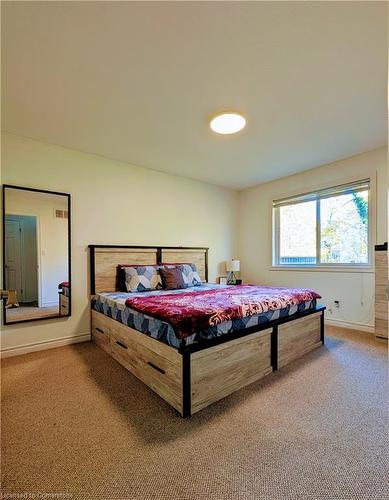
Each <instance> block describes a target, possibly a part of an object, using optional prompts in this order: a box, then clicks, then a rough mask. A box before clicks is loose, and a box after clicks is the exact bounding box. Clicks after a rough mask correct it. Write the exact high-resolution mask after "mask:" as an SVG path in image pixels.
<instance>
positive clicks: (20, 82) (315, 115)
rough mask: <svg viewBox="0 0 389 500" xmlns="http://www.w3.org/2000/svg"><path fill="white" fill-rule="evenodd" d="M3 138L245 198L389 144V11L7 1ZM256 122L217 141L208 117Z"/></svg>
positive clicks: (342, 6)
mask: <svg viewBox="0 0 389 500" xmlns="http://www.w3.org/2000/svg"><path fill="white" fill-rule="evenodd" d="M2 10H3V13H2V23H3V30H2V42H3V43H2V50H3V58H2V64H3V71H2V76H3V128H5V129H6V130H7V131H9V132H11V133H15V134H20V135H24V136H27V137H32V138H34V139H38V140H42V141H45V142H49V143H53V144H60V145H63V146H67V147H70V148H74V149H78V150H81V151H86V152H92V153H97V154H100V155H103V156H107V157H110V158H115V159H119V160H125V161H128V162H130V163H133V164H137V165H141V166H145V167H149V168H152V169H156V170H162V171H165V172H170V173H174V174H178V175H182V176H187V177H191V178H195V179H200V180H205V181H209V182H212V183H215V184H220V185H224V186H229V187H233V188H236V189H241V188H244V187H247V186H250V185H253V184H256V183H260V182H265V181H268V180H271V179H274V178H278V177H282V176H285V175H289V174H292V173H295V172H298V171H301V170H304V169H307V168H311V167H315V166H318V165H320V164H323V163H328V162H331V161H335V160H337V159H340V158H345V157H347V156H351V155H354V154H357V153H360V152H362V151H367V150H370V149H374V148H377V147H380V146H383V145H385V144H386V143H387V123H386V109H387V108H386V92H387V90H386V82H387V44H388V40H387V19H388V16H387V5H386V2H244V3H241V2H193V3H192V2H171V3H170V2H155V3H154V2H153V3H151V2H143V3H141V2H136V3H132V2H2ZM223 109H236V110H239V111H241V112H243V113H245V114H246V115H247V118H248V125H247V128H246V129H245V130H244V131H243V132H241V133H239V134H237V135H235V136H218V135H217V134H215V133H213V132H211V131H210V129H209V127H208V119H209V116H210V115H212V114H213V113H214V112H217V111H220V110H223Z"/></svg>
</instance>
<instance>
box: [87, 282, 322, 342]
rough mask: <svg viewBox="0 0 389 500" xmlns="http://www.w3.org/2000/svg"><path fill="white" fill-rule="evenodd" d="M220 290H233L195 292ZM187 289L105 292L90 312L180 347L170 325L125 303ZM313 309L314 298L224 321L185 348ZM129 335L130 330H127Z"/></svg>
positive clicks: (198, 334) (195, 336)
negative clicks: (131, 299)
mask: <svg viewBox="0 0 389 500" xmlns="http://www.w3.org/2000/svg"><path fill="white" fill-rule="evenodd" d="M217 288H218V289H223V288H230V289H231V288H232V286H228V285H214V284H209V283H206V284H203V285H201V286H199V287H196V290H198V291H207V290H213V289H217ZM186 292H187V289H184V290H169V291H167V290H166V291H165V290H156V291H151V292H142V293H125V292H104V293H99V294H97V295H96V296H95V297H94V298H93V300H92V309H94V310H95V311H97V312H99V313H101V314H104V315H105V316H108V317H109V318H112V319H114V320H115V321H119V322H120V323H122V324H124V325H126V326H129V327H130V328H133V329H134V330H137V331H138V332H141V333H143V334H145V335H148V336H150V337H152V338H154V339H156V340H159V341H160V342H163V343H164V344H167V345H169V346H171V347H175V348H178V347H179V346H180V343H181V340H180V339H179V338H178V337H177V336H176V334H175V331H174V328H173V326H172V325H171V324H170V323H169V322H166V321H163V320H161V319H158V318H155V317H153V316H151V315H148V314H144V313H142V312H140V311H136V310H135V309H131V308H130V307H128V306H127V305H126V301H127V299H128V298H129V297H141V298H142V297H143V298H146V297H152V296H155V295H157V296H159V297H163V296H166V295H172V294H175V295H181V294H182V293H186ZM314 307H316V299H314V300H307V301H305V302H302V303H301V304H298V305H293V306H289V307H284V308H282V309H276V310H274V311H267V312H264V313H260V314H254V315H253V316H246V317H244V318H236V319H233V320H228V321H223V322H222V323H219V324H218V325H215V326H210V327H208V328H205V329H203V330H200V331H197V332H195V333H193V334H192V335H190V336H189V337H186V338H185V342H186V344H187V345H189V344H195V343H197V342H201V341H206V340H209V339H211V338H214V337H220V336H221V335H227V334H229V333H231V332H234V331H238V330H239V331H241V330H244V329H246V328H252V327H256V326H259V325H262V324H265V323H267V322H269V321H273V320H276V319H279V318H285V317H288V316H293V315H294V314H297V313H301V312H304V311H307V310H309V309H312V308H314ZM129 332H130V330H129Z"/></svg>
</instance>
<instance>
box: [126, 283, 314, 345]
mask: <svg viewBox="0 0 389 500" xmlns="http://www.w3.org/2000/svg"><path fill="white" fill-rule="evenodd" d="M318 298H321V297H320V295H319V294H318V293H316V292H315V291H313V290H311V289H309V288H275V287H269V286H254V285H241V286H233V287H226V288H216V289H211V290H201V291H195V290H193V291H185V292H183V293H181V294H173V293H171V294H165V295H163V296H159V295H153V296H149V297H139V296H137V297H129V298H128V299H127V300H126V305H127V306H128V307H130V308H131V309H135V310H137V311H140V312H142V313H143V314H147V315H150V316H152V317H154V318H159V319H161V320H163V321H166V322H168V323H170V324H171V325H172V326H173V328H174V331H175V334H176V336H177V337H178V338H179V339H183V338H185V337H189V336H190V335H192V334H193V333H195V332H197V331H201V330H204V329H207V328H209V327H212V326H216V325H218V324H220V323H223V322H225V321H231V320H234V319H241V318H245V317H247V316H253V315H256V314H261V313H264V312H267V311H274V310H276V309H283V308H287V307H290V306H294V305H298V304H301V303H303V302H306V301H311V300H314V299H318Z"/></svg>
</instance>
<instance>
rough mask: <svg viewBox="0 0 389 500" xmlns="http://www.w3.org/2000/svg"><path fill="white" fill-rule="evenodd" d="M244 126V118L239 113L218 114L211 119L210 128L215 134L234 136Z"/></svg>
mask: <svg viewBox="0 0 389 500" xmlns="http://www.w3.org/2000/svg"><path fill="white" fill-rule="evenodd" d="M245 126H246V118H245V117H244V116H242V115H241V114H239V113H232V112H229V113H220V114H218V115H216V116H215V117H214V118H212V120H211V123H210V127H211V129H212V130H213V131H214V132H216V133H217V134H223V135H227V134H236V132H239V131H240V130H242V129H243V128H244V127H245Z"/></svg>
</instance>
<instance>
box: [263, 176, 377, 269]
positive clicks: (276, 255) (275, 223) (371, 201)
mask: <svg viewBox="0 0 389 500" xmlns="http://www.w3.org/2000/svg"><path fill="white" fill-rule="evenodd" d="M364 181H365V182H369V190H368V207H369V208H368V242H367V249H368V262H367V263H326V262H321V261H320V253H321V251H320V250H321V221H320V196H318V197H317V199H316V259H317V261H318V262H317V263H316V264H311V263H310V264H284V263H282V264H280V210H279V209H280V207H279V206H278V207H274V206H273V204H274V203H275V202H277V201H280V200H285V201H287V200H288V198H290V199H291V200H292V199H293V198H299V197H300V196H301V197H303V196H307V195H313V194H314V193H315V192H320V191H325V190H327V189H335V188H336V187H339V186H347V185H350V184H354V183H358V182H364ZM375 188H376V185H375V176H373V175H370V176H364V177H361V178H357V179H355V178H354V179H347V180H342V181H338V182H331V183H330V184H328V185H324V186H321V187H317V188H316V189H315V188H310V189H307V191H305V192H304V193H301V191H300V192H294V193H289V194H288V195H283V196H279V197H276V198H274V199H273V200H272V207H271V210H272V267H271V270H291V271H301V270H309V271H319V270H320V271H326V270H327V271H331V270H337V271H344V272H352V271H357V272H364V271H366V272H369V271H371V270H372V268H373V234H375V213H376V211H375ZM334 196H336V194H334ZM302 202H303V200H302Z"/></svg>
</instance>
